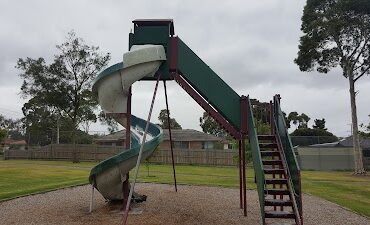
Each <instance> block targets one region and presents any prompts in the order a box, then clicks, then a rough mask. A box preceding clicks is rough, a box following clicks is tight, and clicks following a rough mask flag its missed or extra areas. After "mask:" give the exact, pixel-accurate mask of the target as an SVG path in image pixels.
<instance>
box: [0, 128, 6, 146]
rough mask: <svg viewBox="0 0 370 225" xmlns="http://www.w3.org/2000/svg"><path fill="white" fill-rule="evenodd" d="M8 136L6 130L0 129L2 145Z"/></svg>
mask: <svg viewBox="0 0 370 225" xmlns="http://www.w3.org/2000/svg"><path fill="white" fill-rule="evenodd" d="M6 136H7V132H6V130H5V129H1V128H0V143H1V142H3V141H4V139H5V138H6Z"/></svg>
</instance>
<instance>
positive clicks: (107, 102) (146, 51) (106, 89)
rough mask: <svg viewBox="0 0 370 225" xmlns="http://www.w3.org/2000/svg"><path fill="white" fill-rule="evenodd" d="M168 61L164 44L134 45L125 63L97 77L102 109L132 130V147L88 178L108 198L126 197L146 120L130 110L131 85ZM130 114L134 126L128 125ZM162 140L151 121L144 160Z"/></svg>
mask: <svg viewBox="0 0 370 225" xmlns="http://www.w3.org/2000/svg"><path fill="white" fill-rule="evenodd" d="M165 60H166V54H165V52H164V48H163V46H159V45H141V46H132V47H131V51H129V52H127V53H126V54H124V55H123V61H122V63H119V64H116V65H113V66H111V67H109V68H107V69H106V70H104V71H103V72H101V73H100V74H99V75H98V77H97V78H96V80H95V83H94V85H93V91H94V92H95V93H96V94H97V96H98V101H99V104H100V106H101V108H102V109H103V110H104V112H105V113H106V114H107V116H110V117H113V118H114V119H115V120H116V121H117V122H118V123H119V124H121V125H122V126H124V127H125V129H126V131H127V132H130V131H131V148H130V149H127V150H125V151H123V152H121V153H120V154H118V155H115V156H113V157H111V158H108V159H106V160H104V161H102V162H101V163H99V164H98V165H96V166H95V167H94V168H93V169H92V170H91V172H90V176H89V181H90V183H91V184H93V185H94V186H95V188H96V189H97V190H98V191H99V192H100V193H101V194H102V195H103V196H104V198H105V199H109V200H121V199H123V192H122V183H123V182H124V181H126V179H127V177H126V174H127V173H128V172H129V171H130V170H131V169H132V168H134V167H135V165H136V161H137V158H138V154H139V150H140V144H141V142H142V138H143V132H144V130H145V126H146V121H145V120H143V119H140V118H138V117H136V116H133V115H131V116H130V113H127V100H128V95H129V94H130V93H129V88H130V86H131V85H132V84H133V83H134V82H135V81H138V80H140V79H142V78H143V77H153V76H154V74H155V73H156V71H157V70H158V68H159V66H160V65H161V64H162V62H163V61H165ZM127 116H130V119H131V120H130V124H131V127H127V119H128V118H127ZM161 140H162V129H161V128H160V127H159V126H157V125H155V124H152V123H150V124H149V127H148V133H147V136H146V142H145V143H144V148H143V155H142V160H145V159H146V158H147V157H148V156H150V155H151V154H152V152H153V151H154V149H155V148H156V147H157V146H158V145H159V143H160V142H161Z"/></svg>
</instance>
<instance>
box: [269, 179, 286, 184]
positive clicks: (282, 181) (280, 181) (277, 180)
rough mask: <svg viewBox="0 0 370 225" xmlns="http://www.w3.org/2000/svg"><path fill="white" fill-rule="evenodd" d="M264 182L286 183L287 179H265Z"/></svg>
mask: <svg viewBox="0 0 370 225" xmlns="http://www.w3.org/2000/svg"><path fill="white" fill-rule="evenodd" d="M265 181H266V184H288V180H287V179H284V178H275V179H266V180H265Z"/></svg>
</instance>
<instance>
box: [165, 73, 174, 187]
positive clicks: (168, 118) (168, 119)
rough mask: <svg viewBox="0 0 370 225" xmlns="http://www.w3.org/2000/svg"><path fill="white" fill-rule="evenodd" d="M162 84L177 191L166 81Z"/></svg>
mask: <svg viewBox="0 0 370 225" xmlns="http://www.w3.org/2000/svg"><path fill="white" fill-rule="evenodd" d="M163 86H164V96H165V98H166V109H167V123H168V133H169V135H170V148H171V159H172V170H173V179H174V181H175V191H176V192H177V181H176V170H175V159H174V156H173V143H172V132H171V119H170V118H171V117H170V110H169V109H168V98H167V86H166V81H165V80H164V81H163Z"/></svg>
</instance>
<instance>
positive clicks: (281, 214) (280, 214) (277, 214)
mask: <svg viewBox="0 0 370 225" xmlns="http://www.w3.org/2000/svg"><path fill="white" fill-rule="evenodd" d="M265 217H266V218H284V219H295V215H294V213H293V212H286V211H265Z"/></svg>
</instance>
